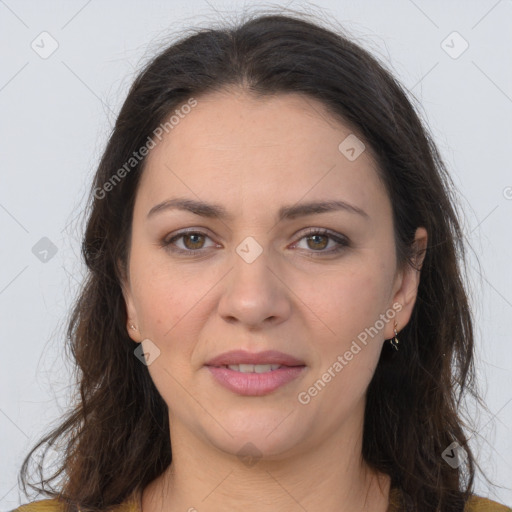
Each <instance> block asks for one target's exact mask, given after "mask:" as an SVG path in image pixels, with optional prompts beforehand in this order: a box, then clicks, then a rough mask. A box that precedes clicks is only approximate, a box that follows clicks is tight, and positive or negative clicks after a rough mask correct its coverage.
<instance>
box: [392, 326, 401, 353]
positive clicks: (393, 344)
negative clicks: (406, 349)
mask: <svg viewBox="0 0 512 512" xmlns="http://www.w3.org/2000/svg"><path fill="white" fill-rule="evenodd" d="M396 326H397V323H396V322H395V326H394V327H393V331H394V332H395V336H394V338H391V339H390V340H389V343H390V344H391V346H392V347H393V348H394V349H395V350H397V351H398V344H399V343H400V342H399V341H398V333H397V332H396Z"/></svg>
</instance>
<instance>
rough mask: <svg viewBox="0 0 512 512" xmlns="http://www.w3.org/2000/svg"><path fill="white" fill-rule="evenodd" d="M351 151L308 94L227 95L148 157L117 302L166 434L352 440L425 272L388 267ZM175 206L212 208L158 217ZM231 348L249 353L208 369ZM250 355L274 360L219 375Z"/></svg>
mask: <svg viewBox="0 0 512 512" xmlns="http://www.w3.org/2000/svg"><path fill="white" fill-rule="evenodd" d="M349 136H350V137H349ZM347 137H349V138H348V139H347ZM360 144H361V143H360V141H358V140H357V139H354V136H353V135H352V136H351V131H350V129H349V128H347V127H345V126H343V125H341V124H340V123H339V122H336V121H334V120H333V119H331V118H329V116H328V115H327V114H326V111H325V110H324V108H323V106H322V104H321V103H319V102H317V101H316V100H314V99H311V98H306V97H304V96H300V95H296V94H290V95H276V96H273V97H266V98H263V99H256V98H255V97H253V96H251V95H249V94H248V93H244V92H241V91H238V90H236V91H234V90H231V91H229V92H226V91H225V92H219V93H215V94H210V95H207V96H204V97H201V98H198V99H197V105H196V106H195V107H194V108H192V109H191V110H190V112H189V113H188V114H186V115H182V116H181V117H180V119H179V122H178V123H177V124H175V125H174V128H173V129H172V130H170V131H169V132H168V133H166V134H165V135H164V137H163V138H162V140H161V142H159V143H158V144H157V145H156V146H155V147H154V148H153V149H151V151H150V153H149V155H148V158H147V162H146V167H145V170H144V172H143V176H142V177H141V182H140V186H139V189H138V192H137V196H136V201H135V207H134V213H133V225H132V242H131V248H130V260H129V269H128V270H129V278H128V280H127V282H126V283H124V295H125V299H126V304H127V311H128V317H129V324H130V323H133V324H135V325H136V326H137V329H138V331H135V330H133V329H128V332H129V333H130V336H131V337H132V338H133V339H134V340H135V341H138V342H140V341H142V340H146V341H144V345H143V346H144V348H145V351H146V352H149V353H151V354H152V356H151V358H152V359H153V358H154V360H150V364H149V365H148V370H149V372H150V374H151V377H152V379H153V381H154V383H155V385H156V387H157V388H158V390H159V392H160V394H161V395H162V397H163V399H164V400H165V402H166V403H167V405H168V407H169V418H170V424H171V438H172V434H173V429H174V430H175V431H176V432H178V431H181V432H185V431H186V432H188V433H190V434H192V435H193V436H194V439H196V440H199V441H200V442H205V443H207V444H208V445H213V446H215V447H217V448H219V449H221V450H223V451H225V452H228V453H239V451H240V450H241V449H242V448H243V447H244V446H245V447H247V446H252V447H253V449H254V450H255V451H256V452H257V453H261V454H262V455H267V456H269V457H280V456H284V454H292V453H300V452H301V451H302V450H306V449H312V448H316V447H317V446H319V445H320V444H321V443H323V442H326V440H335V439H336V438H337V437H340V438H341V436H345V437H344V439H345V438H346V435H347V433H349V432H352V433H357V432H360V431H361V428H362V418H363V411H364V397H365V392H366V389H367V386H368V384H369V382H370V380H371V378H372V375H373V373H374V370H375V367H376V365H377V362H378V359H379V354H380V351H381V348H382V344H383V342H384V340H385V339H388V338H391V337H392V336H393V326H394V322H395V321H396V322H397V324H398V330H400V329H402V328H403V326H404V325H405V323H407V321H408V319H409V316H410V313H411V309H412V307H413V303H414V300H415V294H416V288H417V284H418V279H419V274H418V272H416V271H412V269H408V270H405V271H400V270H399V269H398V268H397V262H396V257H395V245H394V236H393V223H392V210H391V204H390V200H389V198H388V196H387V193H386V190H385V188H384V185H383V184H382V183H381V181H380V180H379V178H378V176H377V172H376V169H375V163H374V162H373V160H372V158H371V157H370V154H369V150H368V149H366V150H363V146H361V145H360ZM361 150H362V152H361ZM359 153H360V154H359ZM175 199H180V200H182V201H188V203H185V204H188V205H189V206H192V204H193V203H196V202H197V203H207V204H208V205H209V206H208V207H206V206H204V207H201V208H198V207H197V205H196V206H194V208H192V207H191V209H195V213H194V212H192V211H190V209H185V208H180V207H179V205H178V206H175V207H174V208H171V207H170V206H169V207H165V206H160V207H159V208H157V209H155V210H153V208H155V206H157V205H161V204H162V203H164V202H166V201H171V200H175ZM317 202H319V203H324V202H329V203H331V206H332V204H334V202H339V203H338V207H336V208H332V209H330V208H323V211H322V212H320V213H319V212H318V210H322V208H317V211H315V209H314V208H312V207H311V208H310V207H308V208H306V205H310V204H311V203H317ZM343 204H345V206H343ZM214 208H215V209H218V210H219V214H218V215H217V214H215V215H214V214H213V213H212V212H213V210H214ZM280 212H281V214H280ZM184 230H187V231H192V232H193V233H192V234H191V233H188V234H186V233H183V231H184ZM323 230H325V231H326V232H327V233H325V232H323ZM422 233H423V232H422V231H421V230H418V236H421V235H422ZM423 234H424V233H423ZM167 242H169V243H168V245H166V244H167ZM147 340H150V342H148V341H147ZM155 347H156V348H155ZM235 350H238V351H245V352H246V353H249V355H247V354H245V355H244V354H241V355H240V354H234V355H231V356H230V355H228V356H225V357H221V359H217V361H212V360H213V359H214V358H218V356H222V354H225V353H227V352H230V351H235ZM265 351H278V352H280V353H281V355H280V354H273V358H272V357H270V356H269V355H268V354H261V353H262V352H265ZM283 354H284V355H286V356H288V358H286V357H285V356H284V355H283ZM251 355H253V356H254V357H255V358H256V359H250V356H251ZM155 356H156V357H155ZM251 361H252V362H255V363H261V364H263V365H265V364H267V365H268V364H274V366H271V367H269V366H256V367H254V368H253V367H250V366H242V367H240V366H232V368H231V369H229V368H227V367H225V366H224V365H227V364H229V363H231V364H232V365H236V364H237V363H238V364H249V363H250V362H251ZM209 363H210V364H209ZM141 364H143V363H142V362H141ZM276 365H280V367H279V368H278V369H276V368H277V366H276ZM241 370H242V371H241ZM245 372H251V373H250V374H249V373H245ZM274 372H275V373H274ZM351 442H353V439H352V441H351ZM246 443H252V444H251V445H247V444H246Z"/></svg>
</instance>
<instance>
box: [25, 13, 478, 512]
mask: <svg viewBox="0 0 512 512" xmlns="http://www.w3.org/2000/svg"><path fill="white" fill-rule="evenodd" d="M229 86H239V87H243V88H244V89H246V90H248V91H250V92H251V93H253V94H255V95H262V96H263V95H271V94H278V93H301V94H304V95H306V96H308V97H310V98H314V99H316V100H319V101H320V102H322V103H323V104H324V105H325V106H326V107H327V108H328V110H329V111H330V112H331V113H332V114H333V115H334V116H336V117H337V118H338V119H339V120H340V121H341V122H343V123H345V124H348V125H349V126H351V127H352V129H353V130H354V132H355V133H357V134H358V136H359V137H360V138H361V139H362V140H364V142H365V144H367V145H368V147H370V148H371V150H372V152H373V154H374V155H375V158H376V161H377V164H378V169H379V173H380V176H381V178H382V180H383V181H384V183H385V185H386V188H387V191H388V194H389V197H390V198H391V203H392V206H393V220H394V228H395V239H396V249H397V255H398V260H399V264H400V265H407V264H412V258H411V257H412V256H413V250H414V247H413V243H412V242H413V239H414V234H415V230H416V228H417V227H419V226H423V227H425V228H426V230H427V232H428V235H429V243H428V248H427V251H426V255H425V259H424V262H423V266H422V269H421V281H420V284H419V290H418V297H417V301H416V304H415V307H414V311H413V314H412V317H411V319H410V321H409V323H408V324H407V325H406V326H405V328H404V329H403V330H402V331H401V333H400V340H401V343H400V350H399V351H398V352H396V351H394V350H393V349H392V347H390V346H389V345H388V344H384V347H383V350H382V353H381V357H380V360H379V363H378V366H377V369H376V371H375V374H374V377H373V380H372V381H371V383H370V386H369V389H368V392H367V404H366V413H365V423H364V438H363V457H364V459H365V461H366V462H367V463H368V464H369V465H370V466H371V467H373V468H375V469H376V470H378V471H381V472H383V473H386V474H388V475H390V477H391V481H392V486H393V487H396V488H398V489H400V490H401V492H402V495H403V497H404V509H405V510H421V511H422V512H429V511H431V512H434V511H438V510H441V511H443V512H455V511H457V512H460V511H462V509H463V507H464V503H465V502H466V500H467V498H468V496H469V494H470V492H471V489H472V484H473V479H474V472H475V468H474V466H475V461H474V458H473V455H472V454H471V450H470V448H469V446H468V445H467V439H466V436H465V433H464V431H463V427H464V423H463V420H462V418H461V416H460V411H459V405H460V400H461V398H462V397H463V396H465V395H466V394H467V393H468V392H470V393H472V394H474V395H475V396H478V395H477V394H476V391H475V388H474V369H473V330H472V320H471V314H470V309H469V306H468V299H467V293H466V290H465V285H464V280H463V273H462V272H463V262H464V246H463V242H462V240H463V236H462V232H461V228H460V225H459V220H458V213H457V211H456V209H455V206H454V204H455V198H454V194H453V185H452V183H451V180H450V178H449V176H448V173H447V171H446V168H445V166H444V164H443V162H442V160H441V158H440V155H439V153H438V151H437V149H436V147H435V144H434V143H433V141H432V138H431V136H430V135H429V133H428V130H427V129H426V127H425V126H424V125H423V123H422V122H421V121H420V118H419V116H418V114H417V112H416V109H415V107H414V106H413V100H412V98H411V99H409V97H408V93H407V92H406V91H405V90H404V89H403V88H402V86H401V85H400V84H399V83H398V82H397V81H396V80H395V78H394V77H393V76H392V74H391V73H390V72H389V71H388V70H387V69H386V68H385V66H384V65H382V64H381V63H379V61H378V60H377V59H376V58H375V57H373V56H372V55H370V54H369V53H368V52H367V51H366V50H364V49H363V48H361V47H360V46H358V45H356V44H355V43H354V42H352V41H351V40H350V38H349V37H347V36H345V35H344V34H343V33H342V31H340V30H337V31H335V30H332V29H329V28H326V27H323V26H322V24H321V23H314V22H311V21H309V20H306V19H302V17H301V15H298V14H296V13H293V15H292V14H290V15H281V14H276V15H273V14H267V15H258V16H252V17H249V19H246V20H244V21H243V22H238V23H235V24H234V26H233V25H229V24H227V25H226V26H225V27H223V28H215V29H200V30H196V31H195V32H194V33H193V34H192V35H190V34H188V35H187V36H184V37H182V39H180V40H179V41H177V42H175V43H173V44H171V45H170V46H168V47H167V48H166V49H165V50H164V51H162V52H161V53H160V54H159V55H157V56H156V57H155V58H154V59H153V60H151V62H149V63H148V64H147V65H146V66H145V67H144V69H143V70H142V71H141V73H140V74H139V75H138V76H137V78H136V79H135V81H134V83H133V85H132V87H131V89H130V91H129V94H128V96H127V98H126V100H125V102H124V104H123V106H122V109H121V111H120V113H119V116H118V118H117V121H116V124H115V127H114V129H113V131H112V133H111V135H110V138H109V141H108V145H107V147H106V149H105V151H104V154H103V156H102V159H101V162H100V164H99V167H98V169H97V172H96V175H95V178H94V183H93V185H92V188H91V192H90V198H89V210H88V219H87V227H86V231H85V236H84V239H83V244H82V254H83V258H84V260H85V263H86V265H87V268H88V274H87V276H86V281H85V283H84V287H83V289H82V291H81V293H80V295H79V297H78V298H77V301H76V304H75V305H74V308H73V310H72V312H71V316H70V320H69V326H68V332H67V338H68V343H69V348H70V350H71V354H72V356H73V358H74V360H75V361H76V370H77V385H78V389H79V392H78V393H77V398H76V403H74V404H73V406H72V407H71V408H70V410H69V412H68V413H67V414H66V416H65V418H64V419H63V421H62V423H61V424H59V426H58V427H57V428H55V429H54V430H53V431H51V432H50V433H49V434H48V435H46V436H45V437H44V438H43V439H42V440H41V441H40V442H39V443H38V444H37V445H36V446H35V447H34V448H33V449H32V450H31V452H30V453H29V454H28V455H27V457H26V459H25V460H24V463H23V466H22V468H21V472H20V475H21V481H22V485H23V489H24V491H25V493H27V490H26V484H27V473H28V463H29V461H30V460H31V457H32V455H33V453H34V452H35V451H36V450H38V449H39V448H40V447H42V446H45V447H46V449H45V452H44V453H46V450H48V449H49V448H50V447H57V446H59V447H60V449H61V453H62V460H61V461H60V462H59V465H58V467H57V468H56V471H55V472H54V473H53V474H51V475H48V476H45V475H44V474H43V469H44V468H43V466H44V464H43V462H44V455H43V459H42V460H41V461H40V463H39V466H38V469H39V475H40V481H39V482H38V483H37V484H36V485H33V484H31V483H29V484H28V485H29V486H30V487H31V488H32V489H35V490H38V491H40V492H42V493H43V494H45V495H46V496H49V497H59V498H61V499H63V500H65V502H66V503H68V505H69V506H70V508H69V510H71V509H72V508H73V506H80V508H81V510H82V511H100V510H105V509H106V508H107V507H109V506H111V505H115V504H118V503H120V502H122V501H123V500H125V499H126V498H127V496H128V495H129V494H130V493H132V492H133V491H134V490H135V489H142V488H144V487H145V486H146V485H147V484H149V483H150V482H151V481H152V480H154V479H155V478H156V477H158V476H159V475H160V474H161V473H162V472H163V471H164V470H165V469H166V468H167V466H168V465H169V464H170V463H171V460H172V452H171V444H170V436H169V424H168V413H167V405H166V403H165V402H164V400H163V399H162V397H161V396H160V394H159V393H158V391H157V389H156V387H155V386H154V384H153V382H152V379H151V377H150V375H149V373H148V370H147V368H146V367H145V366H144V365H142V364H140V362H139V360H138V359H137V358H136V357H135V356H134V353H133V352H134V344H133V341H132V340H131V339H130V338H129V336H128V334H127V332H126V322H127V318H126V309H125V303H124V300H123V296H122V292H121V286H120V283H121V278H122V277H123V276H124V275H125V273H126V262H127V257H128V248H129V243H130V233H131V220H132V213H133V205H134V198H135V194H136V191H137V185H138V183H139V180H140V177H141V174H142V172H143V169H144V164H145V158H141V159H140V161H138V162H135V163H134V162H132V164H133V165H131V164H130V165H131V167H130V168H127V167H126V162H128V161H129V160H130V158H131V157H132V156H133V153H134V152H137V151H138V150H139V149H140V148H141V147H143V146H144V145H146V144H147V141H148V138H151V137H153V136H154V132H155V130H156V129H157V128H158V126H159V125H161V124H162V123H165V122H166V119H167V118H168V116H169V115H170V114H171V113H173V112H174V111H175V110H176V109H177V108H178V107H179V106H180V105H183V104H184V103H186V102H187V101H188V100H190V98H192V97H194V98H199V97H200V96H201V95H204V94H207V93H209V92H212V91H216V90H220V89H225V88H227V87H229ZM123 166H125V167H124V168H125V171H126V172H125V173H119V172H118V170H119V169H121V168H123ZM116 173H117V176H118V177H119V176H120V174H122V179H119V180H117V179H116V181H115V182H114V181H113V177H114V175H115V174H116ZM107 182H109V183H110V184H111V186H110V187H106V186H105V184H106V183H107ZM107 189H108V190H107ZM452 442H457V443H458V444H459V445H460V446H461V447H463V448H464V449H465V451H466V453H467V459H466V461H465V462H464V464H462V465H461V466H459V467H456V468H453V467H451V466H450V465H449V464H447V463H446V462H445V460H444V459H443V457H442V453H443V451H444V450H445V449H446V448H447V447H448V446H449V445H451V444H452ZM55 481H59V482H60V485H59V488H57V489H56V488H54V486H52V485H51V484H52V483H53V482H55ZM47 487H49V488H47Z"/></svg>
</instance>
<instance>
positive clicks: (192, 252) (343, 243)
mask: <svg viewBox="0 0 512 512" xmlns="http://www.w3.org/2000/svg"><path fill="white" fill-rule="evenodd" d="M186 235H200V236H204V237H207V238H210V237H209V236H208V235H207V234H206V233H204V232H202V231H197V230H194V229H191V230H186V231H180V232H179V233H177V234H176V235H174V236H173V237H172V238H170V239H163V240H162V241H161V243H160V245H161V247H163V248H164V249H166V250H168V251H171V252H174V253H178V254H183V255H186V256H189V257H194V256H198V255H199V254H201V252H203V251H205V250H206V249H187V250H185V249H180V248H177V247H171V246H172V245H173V243H174V242H175V241H177V240H179V239H180V238H183V237H184V236H186ZM313 235H321V236H327V237H328V238H329V239H330V240H333V241H335V242H336V243H337V244H338V246H337V247H336V248H334V249H330V250H328V251H325V250H320V251H314V250H311V254H310V256H311V257H322V256H324V255H332V254H337V253H339V252H341V251H342V250H343V249H345V248H346V247H348V246H349V245H350V244H349V241H348V239H347V238H346V237H345V236H343V235H339V234H336V233H334V232H332V231H330V230H328V229H325V228H310V229H309V230H308V231H307V232H306V233H305V234H304V235H302V236H301V237H300V238H299V242H300V241H301V240H303V239H304V238H308V237H311V236H313Z"/></svg>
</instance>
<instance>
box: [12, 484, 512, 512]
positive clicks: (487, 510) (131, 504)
mask: <svg viewBox="0 0 512 512" xmlns="http://www.w3.org/2000/svg"><path fill="white" fill-rule="evenodd" d="M141 497H142V495H141V492H140V490H139V491H134V492H133V493H132V494H131V495H130V496H129V497H128V498H127V499H126V500H125V501H124V502H123V503H121V504H119V505H116V506H115V507H113V508H111V509H110V512H142V502H141ZM63 510H64V504H63V503H62V502H60V501H58V500H57V499H46V500H38V501H33V502H32V503H27V504H25V505H21V506H20V507H18V508H17V509H15V510H13V511H11V512H62V511H63ZM387 512H400V491H399V490H398V489H391V491H390V494H389V507H388V511H387ZM464 512H512V508H510V507H506V506H505V505H500V504H499V503H496V502H495V501H491V500H488V499H487V498H481V497H479V496H475V495H473V496H472V497H471V499H470V500H469V501H468V502H467V503H466V506H465V508H464Z"/></svg>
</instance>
